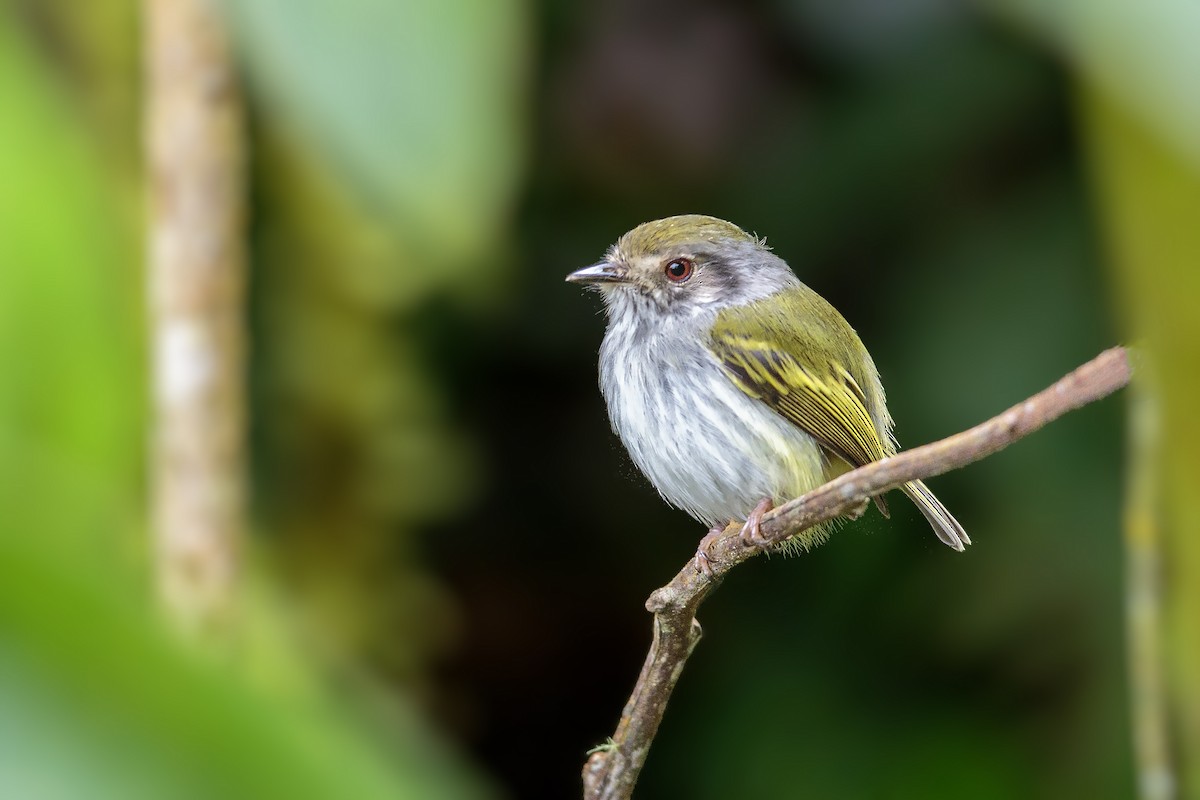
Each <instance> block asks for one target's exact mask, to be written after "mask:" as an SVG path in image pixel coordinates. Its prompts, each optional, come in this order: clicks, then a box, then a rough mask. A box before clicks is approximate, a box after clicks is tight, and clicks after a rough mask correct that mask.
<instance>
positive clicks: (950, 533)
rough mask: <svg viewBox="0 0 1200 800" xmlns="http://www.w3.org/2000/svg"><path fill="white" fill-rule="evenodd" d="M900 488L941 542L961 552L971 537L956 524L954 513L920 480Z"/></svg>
mask: <svg viewBox="0 0 1200 800" xmlns="http://www.w3.org/2000/svg"><path fill="white" fill-rule="evenodd" d="M900 490H901V491H902V492H904V493H905V494H906V495H908V497H909V499H911V500H912V501H913V502H914V503H916V505H917V508H919V509H920V510H921V513H922V514H924V515H925V519H927V520H929V524H930V525H931V526H933V532H934V533H936V534H937V537H938V538H939V539H941V540H942V543H943V544H945V545H947V546H949V547H953V548H954V549H955V550H958V551H959V552H962V551H963V550H964V549H966V546H967V545H969V544H970V543H971V537H969V536H967V532H966V531H964V530H963V526H962V525H959V524H958V520H956V519H955V518H954V515H953V514H951V513H950V512H949V511H948V510H947V509H946V507H945V506H944V505H942V501H941V500H938V499H937V498H936V497H934V496H933V492H931V491H929V487H928V486H926V485H925V484H924V483H922V482H921V481H913V482H912V483H906V484H904V485H903V486H901V487H900Z"/></svg>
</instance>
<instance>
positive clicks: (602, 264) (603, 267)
mask: <svg viewBox="0 0 1200 800" xmlns="http://www.w3.org/2000/svg"><path fill="white" fill-rule="evenodd" d="M624 280H625V270H624V269H622V268H621V267H618V266H616V265H615V264H610V263H608V262H607V261H599V262H597V263H595V264H592V265H591V266H590V267H584V268H583V269H577V270H575V271H574V272H572V273H571V274H570V275H568V276H567V283H582V284H585V285H586V284H593V283H620V282H622V281H624Z"/></svg>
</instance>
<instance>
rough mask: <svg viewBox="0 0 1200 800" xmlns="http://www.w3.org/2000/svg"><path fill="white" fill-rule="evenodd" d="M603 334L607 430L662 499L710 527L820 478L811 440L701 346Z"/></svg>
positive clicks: (820, 466) (801, 490)
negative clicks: (740, 384) (610, 429)
mask: <svg viewBox="0 0 1200 800" xmlns="http://www.w3.org/2000/svg"><path fill="white" fill-rule="evenodd" d="M611 334H612V331H610V337H611ZM610 337H606V339H605V343H604V347H603V348H602V349H601V358H600V384H601V390H602V391H603V393H604V396H605V399H606V400H607V401H608V411H609V418H610V419H611V421H612V426H613V430H614V431H616V433H617V435H618V436H619V437H620V438H621V441H622V442H623V443H624V444H625V447H626V449H628V451H629V455H630V457H631V458H632V459H633V462H634V463H635V464H636V465H637V466H638V468H639V469H640V470H641V471H642V472H643V473H645V475H646V477H648V478H649V479H650V482H651V483H653V484H654V486H655V488H657V489H658V491H659V493H660V494H662V496H663V498H664V499H666V501H667V502H668V503H670V504H671V505H674V506H676V507H678V508H681V509H683V510H684V511H686V512H688V513H689V514H691V515H692V516H693V517H695V518H696V519H698V520H701V521H702V522H704V524H705V525H710V526H711V525H715V524H717V523H722V524H723V523H726V522H728V521H731V520H735V519H744V518H745V517H746V515H747V514H749V512H750V511H751V510H752V509H753V508H754V506H755V505H756V504H757V503H758V502H759V501H760V500H762V499H763V498H764V497H766V498H770V499H771V500H772V501H773V502H775V503H780V502H783V501H786V500H789V499H791V498H792V497H796V496H798V495H800V494H803V493H804V492H806V491H808V490H810V489H812V488H815V487H816V486H817V485H819V484H820V483H821V481H822V476H823V475H824V471H825V462H824V458H823V455H822V452H821V449H820V447H818V445H817V444H816V442H815V441H814V440H813V439H812V437H810V436H809V435H808V434H806V433H804V432H803V431H801V430H800V429H799V428H797V427H796V426H795V425H793V424H791V423H790V422H788V421H787V420H786V419H784V418H783V417H781V416H779V415H778V414H776V413H775V412H774V411H772V410H771V409H770V408H768V407H767V406H766V405H764V404H762V403H761V402H759V401H757V400H754V399H753V398H750V397H748V396H747V395H745V394H744V393H743V392H742V391H741V390H740V389H738V388H737V386H735V385H734V384H733V382H732V381H730V380H729V378H727V377H726V376H725V374H724V372H723V371H722V369H721V367H720V365H719V364H718V363H717V361H716V359H715V358H714V357H713V356H712V355H711V353H709V351H708V350H707V349H706V348H705V347H703V345H700V344H698V343H696V344H692V345H691V346H689V347H680V346H678V344H677V343H673V344H671V345H669V346H664V345H663V339H662V338H661V337H655V338H654V339H651V340H648V341H641V342H636V343H633V344H630V343H629V340H625V341H624V342H623V343H622V344H623V346H616V341H615V340H610Z"/></svg>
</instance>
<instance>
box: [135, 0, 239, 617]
mask: <svg viewBox="0 0 1200 800" xmlns="http://www.w3.org/2000/svg"><path fill="white" fill-rule="evenodd" d="M216 6H217V4H216V3H214V2H211V0H146V1H145V17H146V24H145V29H144V30H145V58H146V104H147V107H146V145H147V154H146V155H147V160H148V164H147V167H148V178H149V192H148V200H149V228H150V229H149V237H148V239H149V240H148V245H149V246H148V253H147V255H148V259H149V270H148V272H149V278H150V291H149V293H148V294H149V298H148V299H149V304H150V317H151V323H152V328H153V332H152V337H151V338H152V343H153V354H154V364H153V381H154V412H155V413H154V422H153V425H154V428H153V432H152V439H153V451H154V452H153V466H152V482H153V492H152V494H153V497H152V504H153V519H154V532H155V545H156V550H157V553H156V556H157V574H156V578H157V583H158V589H159V595H160V598H161V600H162V602H163V604H164V606H166V610H167V613H168V614H169V616H170V617H171V619H172V621H173V622H175V623H176V624H178V626H179V627H181V628H183V629H184V630H185V631H187V632H188V633H191V634H200V633H203V634H205V636H206V637H207V636H211V635H217V636H220V635H222V634H223V633H224V632H225V631H224V630H223V629H225V628H227V627H228V625H227V623H228V616H229V614H230V613H231V612H232V608H233V593H234V585H235V582H236V575H237V565H238V550H239V545H240V543H241V537H242V531H243V527H244V520H243V516H244V506H245V499H244V498H245V486H244V476H243V473H244V460H245V456H244V449H245V445H244V441H245V408H244V394H245V392H244V379H243V360H244V352H245V334H244V330H243V314H244V303H243V296H244V294H245V288H244V287H245V267H246V256H245V249H244V248H245V245H244V241H245V235H244V233H245V231H244V224H243V223H244V216H245V213H244V209H245V199H244V198H245V192H244V186H243V183H244V172H245V170H244V161H245V155H244V150H245V144H244V138H245V137H244V132H243V123H242V107H241V100H240V95H239V92H238V84H237V76H236V74H235V68H234V64H233V59H232V57H231V54H230V48H229V44H228V41H227V37H226V35H225V30H224V26H223V25H222V24H221V19H220V18H219V16H218V12H217V8H216Z"/></svg>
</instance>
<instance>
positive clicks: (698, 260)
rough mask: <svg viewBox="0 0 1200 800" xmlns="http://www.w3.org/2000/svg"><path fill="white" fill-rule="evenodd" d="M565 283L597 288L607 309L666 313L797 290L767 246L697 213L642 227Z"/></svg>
mask: <svg viewBox="0 0 1200 800" xmlns="http://www.w3.org/2000/svg"><path fill="white" fill-rule="evenodd" d="M567 280H568V281H570V282H571V283H580V284H584V285H585V286H589V287H595V288H597V289H599V290H600V291H601V292H602V293H603V295H604V300H605V302H606V303H607V304H608V306H609V307H610V309H611V308H614V307H615V308H623V307H626V306H629V305H633V306H639V307H646V308H649V309H658V310H660V311H661V312H662V313H666V314H676V313H690V312H694V311H697V310H703V309H720V308H724V307H726V306H731V305H739V304H742V303H748V302H750V301H752V300H757V299H760V298H762V297H766V296H768V295H770V294H773V293H774V292H776V291H778V290H780V289H782V288H784V287H786V286H791V285H794V284H795V283H796V277H795V275H793V274H792V271H791V269H789V268H788V266H787V264H786V263H784V262H783V260H781V259H780V258H778V257H777V256H775V255H774V254H772V253H771V251H770V250H769V249H768V248H767V246H766V243H765V242H763V241H762V240H760V239H758V238H757V237H755V236H752V235H750V234H748V233H746V232H745V231H743V230H742V229H741V228H739V227H738V226H736V225H734V224H733V223H731V222H726V221H725V220H722V219H717V218H716V217H706V216H702V215H700V214H686V215H683V216H677V217H667V218H666V219H659V220H655V221H653V222H646V223H643V224H642V225H639V226H638V227H636V228H634V229H633V230H631V231H629V232H628V233H626V234H625V235H624V236H622V237H621V238H620V239H618V240H617V243H616V244H614V245H613V246H612V247H610V248H609V250H608V252H607V253H606V254H605V256H604V259H603V260H602V261H599V262H597V263H595V264H593V265H591V266H590V267H584V268H583V269H580V270H576V271H575V272H572V273H571V274H570V275H568V276H567Z"/></svg>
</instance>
